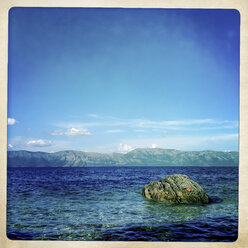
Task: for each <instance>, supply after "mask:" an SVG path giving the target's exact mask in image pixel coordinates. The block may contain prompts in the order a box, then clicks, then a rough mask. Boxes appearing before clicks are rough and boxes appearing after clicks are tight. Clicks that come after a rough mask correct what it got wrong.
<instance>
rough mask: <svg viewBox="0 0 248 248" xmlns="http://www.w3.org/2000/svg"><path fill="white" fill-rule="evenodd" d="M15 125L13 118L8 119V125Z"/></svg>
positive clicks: (15, 121)
mask: <svg viewBox="0 0 248 248" xmlns="http://www.w3.org/2000/svg"><path fill="white" fill-rule="evenodd" d="M16 123H17V120H16V119H14V118H8V125H15V124H16Z"/></svg>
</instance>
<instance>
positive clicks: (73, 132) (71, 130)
mask: <svg viewBox="0 0 248 248" xmlns="http://www.w3.org/2000/svg"><path fill="white" fill-rule="evenodd" d="M65 135H66V136H82V135H85V136H90V135H92V133H91V132H90V131H89V130H88V129H77V128H74V127H72V128H69V129H67V130H66V132H65Z"/></svg>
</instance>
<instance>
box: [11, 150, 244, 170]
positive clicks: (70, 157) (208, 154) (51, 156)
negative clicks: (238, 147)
mask: <svg viewBox="0 0 248 248" xmlns="http://www.w3.org/2000/svg"><path fill="white" fill-rule="evenodd" d="M238 163H239V153H238V152H235V151H228V152H223V151H211V150H206V151H179V150H174V149H161V148H137V149H135V150H133V151H130V152H128V153H125V154H123V153H110V154H104V153H94V152H82V151H60V152H55V153H46V152H30V151H8V167H82V166H238Z"/></svg>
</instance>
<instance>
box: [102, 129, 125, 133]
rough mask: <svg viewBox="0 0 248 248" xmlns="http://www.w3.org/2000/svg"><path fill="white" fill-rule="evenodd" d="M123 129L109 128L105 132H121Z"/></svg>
mask: <svg viewBox="0 0 248 248" xmlns="http://www.w3.org/2000/svg"><path fill="white" fill-rule="evenodd" d="M123 132H124V130H121V129H110V130H107V131H106V133H123Z"/></svg>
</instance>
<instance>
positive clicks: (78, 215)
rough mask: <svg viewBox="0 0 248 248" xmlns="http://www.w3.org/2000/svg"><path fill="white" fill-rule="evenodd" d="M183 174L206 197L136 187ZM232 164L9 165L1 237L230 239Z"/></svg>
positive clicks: (234, 196) (234, 216) (234, 199)
mask: <svg viewBox="0 0 248 248" xmlns="http://www.w3.org/2000/svg"><path fill="white" fill-rule="evenodd" d="M171 174H186V175H188V176H189V177H190V178H191V179H192V180H194V181H196V182H197V183H199V184H200V185H201V186H202V187H203V189H204V190H205V191H206V192H207V194H208V195H209V196H210V197H211V198H212V199H213V200H214V202H213V203H211V204H207V205H182V204H181V205H175V204H174V205H173V204H165V203H157V202H153V201H149V200H147V199H146V198H144V197H143V196H142V195H141V190H142V188H143V187H144V185H145V184H148V183H149V182H150V181H154V180H160V179H164V177H165V176H166V175H171ZM237 235H238V168H237V167H80V168H72V167H67V168H9V169H8V188H7V236H8V237H9V238H10V239H15V240H102V241H104V240H118V241H129V240H132V241H138V240H144V241H205V242H206V241H234V240H236V238H237Z"/></svg>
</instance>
